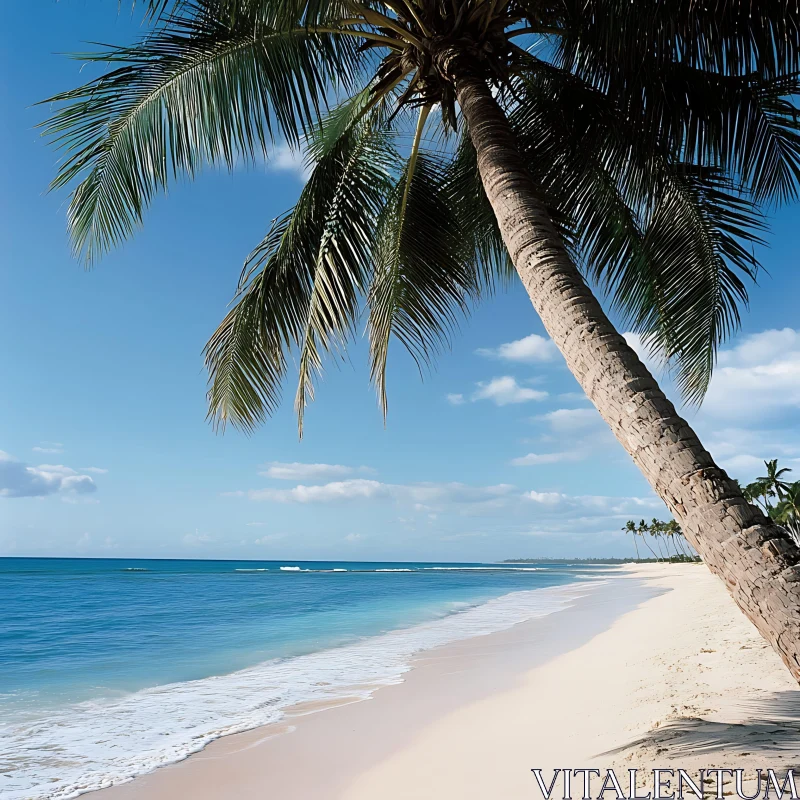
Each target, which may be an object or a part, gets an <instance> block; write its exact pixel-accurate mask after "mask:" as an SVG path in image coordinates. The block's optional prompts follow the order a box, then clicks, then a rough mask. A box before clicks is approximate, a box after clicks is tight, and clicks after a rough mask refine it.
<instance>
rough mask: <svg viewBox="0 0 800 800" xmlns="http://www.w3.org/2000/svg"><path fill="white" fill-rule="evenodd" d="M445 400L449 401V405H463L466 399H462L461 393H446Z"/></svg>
mask: <svg viewBox="0 0 800 800" xmlns="http://www.w3.org/2000/svg"><path fill="white" fill-rule="evenodd" d="M447 402H448V403H450V405H451V406H463V405H464V403H466V402H467V401H466V400H465V399H464V395H463V394H448V395H447Z"/></svg>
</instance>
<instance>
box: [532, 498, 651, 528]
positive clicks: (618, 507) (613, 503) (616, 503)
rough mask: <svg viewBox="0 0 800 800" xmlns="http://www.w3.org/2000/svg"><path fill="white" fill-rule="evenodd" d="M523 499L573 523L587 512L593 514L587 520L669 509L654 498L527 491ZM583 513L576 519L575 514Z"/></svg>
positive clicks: (582, 517)
mask: <svg viewBox="0 0 800 800" xmlns="http://www.w3.org/2000/svg"><path fill="white" fill-rule="evenodd" d="M523 497H524V498H525V499H526V500H532V501H533V502H534V503H537V504H538V505H540V506H547V507H550V508H551V509H552V510H555V509H556V507H557V509H558V514H559V515H561V516H562V517H563V520H565V521H566V520H571V521H572V522H573V524H574V523H575V522H577V519H584V518H585V517H584V516H583V515H585V514H586V513H587V512H590V513H591V516H590V517H588V519H592V520H597V519H599V518H608V517H625V516H635V515H638V514H648V513H650V514H653V513H657V512H658V511H661V512H664V511H665V510H666V509H665V507H664V504H663V503H662V501H661V500H659V499H658V498H657V497H656V496H655V495H653V496H651V497H609V496H606V495H568V494H563V493H561V492H552V491H551V492H538V491H536V490H532V491H530V492H525V494H524V495H523ZM576 512H577V513H578V514H580V515H581V516H580V517H579V518H575V517H574V514H575V513H576Z"/></svg>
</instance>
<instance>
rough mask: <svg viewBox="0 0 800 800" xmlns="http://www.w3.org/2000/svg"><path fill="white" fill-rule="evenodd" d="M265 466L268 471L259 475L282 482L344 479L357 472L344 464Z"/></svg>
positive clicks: (282, 463)
mask: <svg viewBox="0 0 800 800" xmlns="http://www.w3.org/2000/svg"><path fill="white" fill-rule="evenodd" d="M264 466H265V467H266V470H265V471H264V472H259V475H262V476H264V477H265V478H275V479H277V480H281V481H310V480H324V479H326V478H340V477H344V476H345V475H350V474H352V473H353V472H355V470H354V469H353V467H346V466H344V465H343V464H303V463H301V462H299V461H293V462H291V463H285V462H282V461H270V462H269V463H268V464H265V465H264ZM359 469H360V470H361V471H366V469H367V468H366V467H359Z"/></svg>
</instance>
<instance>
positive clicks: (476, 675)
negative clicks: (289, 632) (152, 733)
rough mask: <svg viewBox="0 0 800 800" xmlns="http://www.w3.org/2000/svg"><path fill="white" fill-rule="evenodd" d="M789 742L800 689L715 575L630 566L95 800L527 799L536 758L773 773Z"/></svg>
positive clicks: (790, 756) (552, 762)
mask: <svg viewBox="0 0 800 800" xmlns="http://www.w3.org/2000/svg"><path fill="white" fill-rule="evenodd" d="M312 712H314V713H312ZM798 752H800V691H798V687H797V685H796V684H795V683H794V682H793V681H792V679H791V677H790V676H789V673H788V672H787V671H786V670H785V668H784V667H783V665H782V664H781V662H780V661H779V659H778V657H777V656H776V655H775V654H774V653H773V652H772V650H771V649H770V648H769V647H768V646H767V645H766V644H765V643H764V642H763V641H762V640H761V638H760V637H759V636H758V634H757V633H756V631H755V629H754V628H753V627H752V625H751V624H750V623H749V622H748V621H747V620H746V619H745V618H744V616H743V615H742V614H741V613H740V612H739V611H738V609H737V608H736V607H735V606H734V604H733V602H732V601H731V600H730V598H729V597H728V595H727V593H726V592H725V590H724V588H723V586H722V584H721V583H720V582H719V581H718V580H717V579H716V578H714V577H713V576H712V575H711V574H710V573H709V572H708V571H707V570H706V569H705V567H703V566H702V565H642V566H636V567H625V568H620V569H619V570H618V572H617V574H616V576H615V577H614V578H613V579H612V580H610V581H608V582H607V583H606V584H604V585H601V586H595V587H593V588H592V589H591V590H589V591H587V593H586V595H585V596H584V597H582V598H580V599H579V600H577V601H576V602H575V603H574V604H573V605H572V606H571V607H570V608H568V609H566V610H564V611H560V612H557V613H554V614H551V615H549V616H547V617H544V618H542V619H537V620H531V621H530V622H527V623H523V624H520V625H517V626H516V627H514V628H512V629H511V630H508V631H504V632H501V633H495V634H491V635H488V636H482V637H476V638H473V639H469V640H466V641H463V642H459V643H456V644H453V645H448V646H445V647H441V648H437V649H435V650H430V651H427V652H425V653H422V654H421V655H420V656H419V657H418V658H417V659H416V660H415V663H414V669H413V670H412V671H411V672H409V673H408V674H407V675H406V679H405V680H404V682H403V683H402V684H399V685H395V686H388V687H385V688H381V689H379V690H377V691H376V692H374V694H373V695H372V698H371V699H370V700H368V701H362V702H352V703H346V702H345V703H341V704H340V705H338V706H337V707H334V708H326V709H324V710H319V709H315V708H299V707H298V708H295V709H293V713H292V714H290V715H288V716H287V717H286V719H285V720H284V721H283V722H282V723H279V724H277V725H273V726H268V727H265V728H260V729H257V730H253V731H249V732H247V733H243V734H239V735H235V736H229V737H226V738H223V739H220V740H218V741H216V742H213V743H212V744H211V745H210V746H208V747H207V748H206V749H205V750H203V751H202V752H201V753H199V754H197V755H195V756H192V757H190V758H188V759H186V760H185V761H183V762H181V763H179V764H174V765H172V766H169V767H166V768H163V769H161V770H158V771H156V772H153V773H151V774H149V775H144V776H142V777H140V778H137V779H135V780H134V781H131V782H129V783H127V784H123V785H120V786H115V787H112V788H110V789H106V790H102V791H100V792H96V793H94V794H93V797H96V798H97V800H131V799H132V798H140V797H147V798H148V800H167V799H168V798H169V800H174V799H175V798H196V799H197V800H222V798H232V797H236V798H244V799H245V800H248V799H249V798H262V797H267V796H269V797H276V798H281V799H282V800H283V799H284V798H286V799H289V798H292V799H293V798H298V799H299V798H305V799H306V800H310V799H311V800H313V798H325V799H326V800H328V799H330V800H333V799H334V798H336V799H337V800H338V799H340V798H341V800H374V798H376V797H380V798H383V799H384V800H401V798H403V799H405V798H437V800H450V798H452V799H453V800H455V798H459V800H462V799H463V798H487V797H503V798H525V797H538V796H541V795H540V793H539V790H538V788H537V787H536V785H535V781H534V778H533V776H532V773H531V769H532V768H537V767H538V768H542V769H543V770H544V774H545V775H546V776H549V775H550V774H552V773H551V770H552V769H553V768H556V767H562V768H563V767H567V766H569V767H573V768H577V767H597V768H600V769H606V768H609V767H613V768H614V769H615V770H617V771H618V772H620V773H625V774H627V773H626V772H625V771H626V770H628V769H629V768H633V767H636V768H639V769H640V770H643V771H645V770H651V769H652V768H654V767H682V768H684V769H687V770H697V769H699V768H713V767H715V766H722V767H728V768H731V767H742V768H745V769H749V768H754V767H762V768H768V767H772V768H775V769H786V768H788V767H789V766H794V767H797V766H798V763H797V762H798V761H800V757H798V756H797V753H798ZM576 796H577V795H576ZM609 796H611V795H609Z"/></svg>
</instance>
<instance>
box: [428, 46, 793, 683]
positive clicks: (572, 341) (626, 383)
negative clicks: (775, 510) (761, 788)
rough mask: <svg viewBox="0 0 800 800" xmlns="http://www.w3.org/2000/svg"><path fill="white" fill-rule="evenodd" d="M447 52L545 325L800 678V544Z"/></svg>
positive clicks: (481, 164) (514, 254) (497, 113)
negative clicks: (676, 389) (606, 298)
mask: <svg viewBox="0 0 800 800" xmlns="http://www.w3.org/2000/svg"><path fill="white" fill-rule="evenodd" d="M440 64H441V67H440V68H441V69H442V72H443V73H444V74H446V75H447V76H448V77H449V79H450V80H452V81H453V83H454V84H455V88H456V94H457V97H458V101H459V105H460V106H461V110H462V113H463V115H464V118H465V120H466V123H467V128H468V131H469V135H470V138H471V140H472V143H473V145H474V147H475V150H476V151H477V154H478V168H479V170H480V175H481V180H482V182H483V186H484V189H485V191H486V195H487V197H488V199H489V202H490V203H491V205H492V208H493V209H494V213H495V215H496V217H497V221H498V223H499V226H500V231H501V233H502V236H503V240H504V242H505V244H506V247H507V248H508V252H509V253H510V255H511V260H512V261H513V263H514V266H515V268H516V270H517V272H518V273H519V276H520V278H521V279H522V283H523V285H524V286H525V289H526V290H527V292H528V295H529V297H530V299H531V302H532V303H533V306H534V308H535V309H536V311H537V312H538V314H539V316H540V317H541V320H542V322H543V323H544V326H545V328H546V329H547V332H548V333H549V334H550V336H551V337H552V339H553V341H554V342H555V343H556V345H557V346H558V348H559V350H560V351H561V353H562V354H563V355H564V358H565V359H566V361H567V365H568V366H569V368H570V370H571V371H572V374H573V375H574V376H575V377H576V378H577V380H578V382H579V383H580V385H581V386H582V387H583V390H584V391H585V392H586V394H587V396H588V397H589V399H590V400H591V401H592V402H593V403H594V405H595V406H596V408H597V410H598V411H599V412H600V414H601V415H602V417H603V419H605V421H606V422H607V423H608V425H609V426H610V427H611V430H612V431H613V432H614V435H615V436H616V437H617V439H618V440H619V442H620V443H621V444H622V446H623V447H624V448H625V449H626V450H627V451H628V453H629V454H630V455H631V457H632V458H633V460H634V462H635V463H636V465H637V466H638V467H639V469H640V470H641V471H642V472H643V473H644V475H645V477H646V478H647V480H648V481H649V482H650V485H651V486H652V487H653V489H654V490H655V492H656V493H657V494H658V496H659V497H661V499H662V500H663V501H664V502H665V503H666V504H667V506H668V507H669V509H670V510H671V511H672V513H673V514H674V515H675V517H676V518H677V519H678V521H679V522H680V523H681V526H682V527H683V530H684V531H685V533H686V535H687V538H688V539H689V541H690V542H691V543H692V545H694V547H695V549H696V550H697V552H698V553H700V555H701V556H702V558H703V561H704V562H705V563H706V565H707V566H708V567H709V569H710V570H711V571H712V572H713V573H714V574H716V575H718V576H719V577H721V578H722V580H723V581H724V582H725V585H726V586H727V588H728V591H729V592H730V593H731V595H732V596H733V599H734V600H735V601H736V603H737V605H738V606H739V608H740V609H741V610H742V611H743V612H744V613H745V614H746V615H747V617H748V618H749V619H750V620H751V621H752V622H753V623H754V624H755V626H756V627H757V628H758V630H759V631H760V632H761V634H762V636H763V637H764V638H765V639H766V640H767V641H769V642H770V644H772V646H773V647H774V648H775V650H776V651H777V652H778V654H779V655H780V657H781V658H782V659H783V661H784V663H785V664H786V666H787V667H788V668H789V670H790V671H791V673H792V675H793V676H794V678H795V679H796V680H798V681H800V566H798V563H800V550H799V549H798V547H797V545H796V544H795V543H794V542H793V541H792V540H791V538H790V537H789V536H788V534H787V533H786V532H785V531H784V530H783V529H782V528H780V527H778V526H777V525H775V524H774V523H773V522H771V521H770V520H769V519H767V518H766V517H765V516H764V515H763V514H762V513H761V511H760V510H759V509H757V508H755V507H754V506H752V505H749V504H748V503H747V502H746V501H745V499H744V497H742V493H741V490H740V489H739V487H738V485H737V484H736V483H735V482H734V481H732V480H731V479H730V478H728V476H727V474H726V473H725V472H724V471H723V470H722V469H720V468H719V467H718V466H717V465H716V464H715V463H714V461H713V459H712V458H711V456H710V455H709V454H708V452H707V451H706V450H705V449H704V448H703V446H702V445H701V444H700V441H699V440H698V438H697V435H696V434H695V433H694V431H693V430H692V429H691V428H690V427H689V425H688V424H687V423H686V422H685V421H684V420H683V419H681V418H680V417H679V416H678V414H677V413H676V411H675V407H674V406H673V405H672V403H671V402H670V401H669V400H668V399H667V398H666V397H665V395H664V393H663V392H662V391H661V390H660V389H659V387H658V384H657V383H656V381H655V380H654V379H653V377H652V375H650V373H649V372H648V370H647V369H646V367H645V366H644V364H642V362H641V361H640V360H639V358H638V357H637V355H636V353H635V352H634V351H633V350H632V349H631V348H630V347H629V346H628V345H627V343H626V342H625V339H624V338H623V337H622V336H621V335H620V334H619V333H618V332H617V331H616V330H615V328H614V326H613V325H612V324H611V322H610V321H609V319H608V317H607V316H606V315H605V313H604V312H603V310H602V308H601V307H600V304H599V303H598V301H597V299H596V298H595V297H594V295H593V294H592V292H591V290H590V289H589V288H588V286H587V285H586V283H585V282H584V281H583V279H582V277H581V275H580V273H579V272H578V270H577V268H576V266H575V265H574V264H573V262H572V260H571V259H570V257H569V255H568V254H567V251H566V249H565V247H564V245H563V243H562V241H561V239H560V237H559V235H558V233H557V230H556V228H555V226H554V225H553V222H552V220H551V219H550V217H549V215H548V213H547V210H546V208H545V206H544V204H543V203H542V202H541V201H540V200H539V198H538V196H537V193H536V191H535V187H534V184H533V181H532V179H531V177H530V175H529V174H528V172H527V171H526V169H525V167H524V163H523V161H522V158H521V157H520V154H519V150H518V149H517V145H516V141H515V138H514V135H513V133H512V131H511V128H510V126H509V124H508V121H507V119H506V117H505V115H504V114H503V112H502V111H501V109H500V107H499V106H498V104H497V103H496V102H495V100H494V98H493V97H492V94H491V92H490V91H489V89H488V86H487V84H486V82H485V80H484V79H483V78H481V77H480V76H476V75H475V74H474V72H472V71H471V69H470V63H469V61H468V60H465V59H462V58H460V57H459V56H458V55H454V54H452V53H451V54H449V57H445V58H443V59H442V61H441V62H440Z"/></svg>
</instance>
